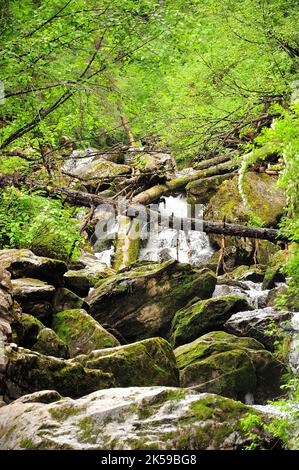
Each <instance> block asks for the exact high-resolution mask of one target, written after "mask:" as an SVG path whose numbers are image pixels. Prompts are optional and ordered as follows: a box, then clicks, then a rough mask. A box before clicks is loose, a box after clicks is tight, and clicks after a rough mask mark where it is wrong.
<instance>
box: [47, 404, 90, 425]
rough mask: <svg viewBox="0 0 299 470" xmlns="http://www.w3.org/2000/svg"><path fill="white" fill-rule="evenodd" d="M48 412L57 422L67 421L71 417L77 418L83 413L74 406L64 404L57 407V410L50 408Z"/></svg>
mask: <svg viewBox="0 0 299 470" xmlns="http://www.w3.org/2000/svg"><path fill="white" fill-rule="evenodd" d="M48 411H49V413H50V415H51V416H52V418H54V419H56V420H57V421H65V420H66V419H68V418H70V417H71V416H76V415H77V414H79V413H81V412H82V410H81V409H79V408H76V407H75V406H73V405H63V404H62V405H57V406H56V407H55V408H49V409H48Z"/></svg>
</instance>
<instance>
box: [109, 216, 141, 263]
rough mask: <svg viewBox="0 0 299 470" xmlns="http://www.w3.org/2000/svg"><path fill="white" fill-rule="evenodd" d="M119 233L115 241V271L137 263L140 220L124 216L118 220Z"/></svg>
mask: <svg viewBox="0 0 299 470" xmlns="http://www.w3.org/2000/svg"><path fill="white" fill-rule="evenodd" d="M118 224H119V228H118V233H117V236H116V239H115V241H114V247H115V250H114V255H113V269H115V270H116V271H119V270H120V269H123V268H126V267H128V266H130V265H131V264H133V263H136V261H137V260H138V255H139V248H140V230H141V225H140V221H139V220H138V219H133V220H132V219H131V218H130V217H126V216H124V215H122V216H120V217H119V219H118Z"/></svg>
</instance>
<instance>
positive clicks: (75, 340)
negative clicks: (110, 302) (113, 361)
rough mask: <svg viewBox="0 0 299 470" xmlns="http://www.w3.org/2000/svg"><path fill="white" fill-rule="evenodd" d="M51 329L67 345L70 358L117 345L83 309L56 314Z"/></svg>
mask: <svg viewBox="0 0 299 470" xmlns="http://www.w3.org/2000/svg"><path fill="white" fill-rule="evenodd" d="M52 328H53V329H54V331H55V332H56V333H57V335H58V336H59V338H60V339H61V340H62V341H63V342H64V343H65V344H67V345H68V347H69V351H70V355H71V357H75V356H78V355H79V354H88V353H90V352H91V351H94V350H95V349H102V348H111V347H114V346H118V345H119V342H118V340H117V339H116V338H115V337H114V336H113V335H112V334H111V333H109V332H108V331H106V330H105V328H103V327H102V326H101V325H100V324H99V323H98V322H97V321H96V320H94V319H93V318H92V317H91V316H90V315H88V313H87V312H86V311H85V310H83V309H71V310H64V311H62V312H58V313H56V314H55V315H54V316H53V324H52Z"/></svg>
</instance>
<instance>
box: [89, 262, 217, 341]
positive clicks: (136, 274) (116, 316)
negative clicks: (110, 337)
mask: <svg viewBox="0 0 299 470" xmlns="http://www.w3.org/2000/svg"><path fill="white" fill-rule="evenodd" d="M215 283H216V276H215V274H214V273H213V272H211V271H209V270H207V269H201V270H196V269H195V268H193V267H192V266H190V265H187V264H181V263H178V262H177V261H174V260H170V261H166V262H165V263H163V264H161V265H157V264H154V263H150V264H145V265H144V264H138V265H137V266H135V267H133V268H131V269H130V271H124V272H120V273H119V274H117V275H116V276H112V277H110V278H108V279H107V280H106V279H105V280H103V281H100V282H99V283H98V285H97V286H96V287H95V289H94V291H93V292H92V293H91V294H90V295H89V297H88V298H87V301H88V303H89V304H90V314H91V315H92V316H93V317H94V318H96V320H98V321H99V322H100V323H101V324H102V325H103V326H105V325H106V324H107V325H109V326H112V327H113V328H115V329H116V330H118V331H119V332H120V333H121V335H122V336H123V337H124V338H125V339H126V340H127V341H135V340H139V339H143V338H148V337H151V336H163V337H167V335H168V333H169V329H170V325H171V320H172V317H173V315H174V314H175V312H176V311H177V310H178V309H180V308H182V307H184V306H185V305H186V304H187V303H188V302H189V301H190V300H191V299H192V298H194V297H195V298H202V299H205V298H208V297H210V296H211V295H212V293H213V290H214V287H215Z"/></svg>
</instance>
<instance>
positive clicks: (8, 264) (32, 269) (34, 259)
mask: <svg viewBox="0 0 299 470" xmlns="http://www.w3.org/2000/svg"><path fill="white" fill-rule="evenodd" d="M0 265H1V266H2V267H3V268H5V269H7V270H8V271H9V272H10V273H11V277H12V278H13V279H16V278H20V277H29V278H35V279H40V280H41V281H45V282H49V283H50V284H52V285H54V286H61V285H62V284H63V274H64V273H65V272H66V270H67V267H66V264H65V263H64V262H63V261H59V260H56V259H50V258H45V257H42V256H36V255H34V254H33V253H32V251H30V250H25V249H21V250H16V249H11V250H0Z"/></svg>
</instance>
